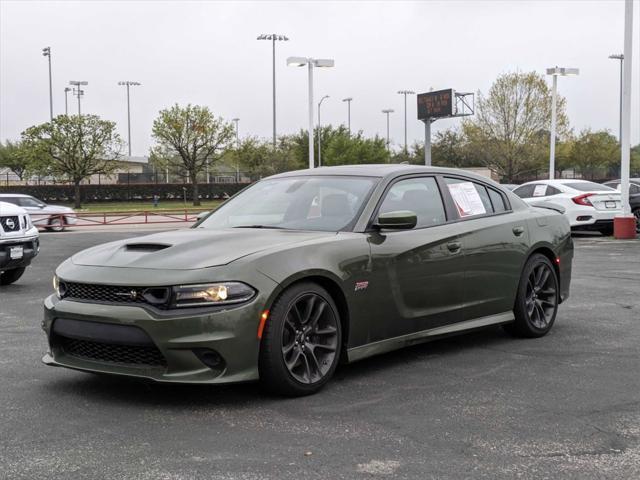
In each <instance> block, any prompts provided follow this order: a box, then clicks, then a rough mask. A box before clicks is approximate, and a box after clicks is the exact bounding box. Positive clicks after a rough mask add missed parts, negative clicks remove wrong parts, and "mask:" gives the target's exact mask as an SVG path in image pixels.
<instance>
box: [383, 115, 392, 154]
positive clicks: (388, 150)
mask: <svg viewBox="0 0 640 480" xmlns="http://www.w3.org/2000/svg"><path fill="white" fill-rule="evenodd" d="M382 113H384V114H385V115H386V116H387V151H389V114H390V113H393V109H391V108H387V109H385V110H382Z"/></svg>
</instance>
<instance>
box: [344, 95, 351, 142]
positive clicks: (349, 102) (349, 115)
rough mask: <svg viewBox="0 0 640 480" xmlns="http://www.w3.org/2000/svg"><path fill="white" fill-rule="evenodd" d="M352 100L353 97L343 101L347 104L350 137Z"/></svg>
mask: <svg viewBox="0 0 640 480" xmlns="http://www.w3.org/2000/svg"><path fill="white" fill-rule="evenodd" d="M351 100H353V98H351V97H347V98H343V99H342V101H343V102H347V128H348V129H349V136H351Z"/></svg>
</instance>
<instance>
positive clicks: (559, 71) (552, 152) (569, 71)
mask: <svg viewBox="0 0 640 480" xmlns="http://www.w3.org/2000/svg"><path fill="white" fill-rule="evenodd" d="M579 73H580V70H579V69H577V68H564V67H563V68H560V67H554V68H547V75H551V76H553V93H552V97H551V139H550V141H549V179H550V180H553V178H554V177H555V176H556V97H557V96H558V76H562V77H568V76H573V75H578V74H579Z"/></svg>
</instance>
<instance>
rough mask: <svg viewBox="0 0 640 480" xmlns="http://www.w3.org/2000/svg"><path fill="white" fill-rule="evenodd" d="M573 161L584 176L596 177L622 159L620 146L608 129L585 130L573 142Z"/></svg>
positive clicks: (571, 154) (571, 155)
mask: <svg viewBox="0 0 640 480" xmlns="http://www.w3.org/2000/svg"><path fill="white" fill-rule="evenodd" d="M570 158H571V162H572V164H573V165H574V167H575V168H577V169H579V170H580V171H581V172H582V175H583V176H584V177H589V178H591V179H594V178H595V177H596V174H597V173H601V174H604V173H605V171H606V170H608V168H609V167H611V166H612V165H615V164H618V163H619V161H620V146H619V144H618V141H617V140H616V137H614V136H613V135H611V133H610V132H608V131H607V130H600V131H597V132H593V131H591V130H589V129H587V130H583V131H582V132H580V135H578V138H576V140H575V142H574V143H573V148H572V149H571V153H570Z"/></svg>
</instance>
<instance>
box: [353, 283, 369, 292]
mask: <svg viewBox="0 0 640 480" xmlns="http://www.w3.org/2000/svg"><path fill="white" fill-rule="evenodd" d="M368 286H369V282H368V281H366V280H365V281H363V282H356V288H355V291H356V292H359V291H360V290H366V289H367V287H368Z"/></svg>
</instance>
